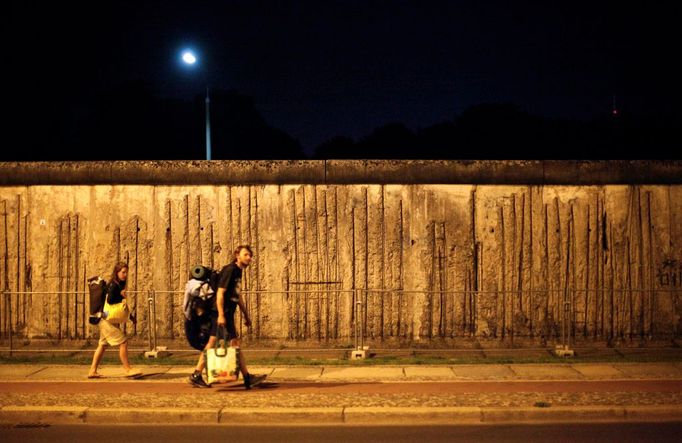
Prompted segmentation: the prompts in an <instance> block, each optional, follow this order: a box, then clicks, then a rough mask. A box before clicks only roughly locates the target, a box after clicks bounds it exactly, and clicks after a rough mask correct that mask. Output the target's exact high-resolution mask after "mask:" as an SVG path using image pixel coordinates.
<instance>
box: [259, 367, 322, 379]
mask: <svg viewBox="0 0 682 443" xmlns="http://www.w3.org/2000/svg"><path fill="white" fill-rule="evenodd" d="M322 369H323V368H322V367H314V368H310V367H308V368H275V369H274V370H273V371H272V373H271V374H270V377H269V378H271V379H273V380H318V379H319V378H320V374H322Z"/></svg>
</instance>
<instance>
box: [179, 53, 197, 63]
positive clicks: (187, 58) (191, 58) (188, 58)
mask: <svg viewBox="0 0 682 443" xmlns="http://www.w3.org/2000/svg"><path fill="white" fill-rule="evenodd" d="M182 61H183V62H185V63H187V64H188V65H193V64H194V63H196V61H197V58H196V57H195V55H194V54H192V51H185V52H183V53H182Z"/></svg>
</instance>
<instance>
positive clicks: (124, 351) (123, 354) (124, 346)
mask: <svg viewBox="0 0 682 443" xmlns="http://www.w3.org/2000/svg"><path fill="white" fill-rule="evenodd" d="M118 357H119V358H120V359H121V363H123V370H124V371H126V372H129V371H130V362H128V341H127V340H126V341H124V342H123V343H121V344H120V345H119V346H118Z"/></svg>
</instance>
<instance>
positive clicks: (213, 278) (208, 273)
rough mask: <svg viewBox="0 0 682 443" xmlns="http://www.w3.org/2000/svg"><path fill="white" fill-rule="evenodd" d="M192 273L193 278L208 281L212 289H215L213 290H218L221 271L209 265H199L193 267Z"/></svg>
mask: <svg viewBox="0 0 682 443" xmlns="http://www.w3.org/2000/svg"><path fill="white" fill-rule="evenodd" d="M190 274H191V275H192V278H195V279H197V280H201V281H205V282H207V283H208V284H209V285H210V286H211V289H213V292H216V291H217V290H218V278H219V277H220V273H219V272H218V271H216V270H215V269H212V268H209V267H208V266H202V265H197V266H195V267H193V268H192V271H191V273H190Z"/></svg>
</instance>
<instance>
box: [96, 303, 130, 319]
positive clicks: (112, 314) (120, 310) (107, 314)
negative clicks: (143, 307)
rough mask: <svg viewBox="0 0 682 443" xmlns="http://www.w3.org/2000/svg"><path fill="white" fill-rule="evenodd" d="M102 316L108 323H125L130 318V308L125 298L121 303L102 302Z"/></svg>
mask: <svg viewBox="0 0 682 443" xmlns="http://www.w3.org/2000/svg"><path fill="white" fill-rule="evenodd" d="M102 318H103V319H105V320H106V321H108V322H109V323H114V324H115V323H125V322H127V321H128V319H129V318H130V309H128V304H127V303H126V301H125V299H123V300H122V301H121V303H114V304H113V305H110V304H109V303H108V302H104V309H103V311H102Z"/></svg>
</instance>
